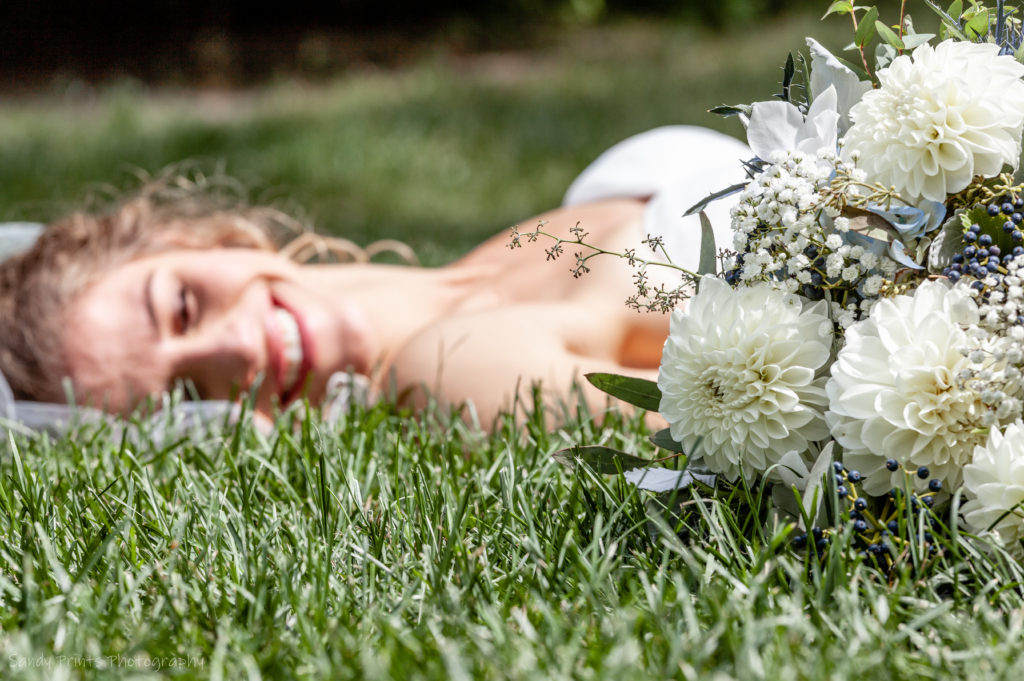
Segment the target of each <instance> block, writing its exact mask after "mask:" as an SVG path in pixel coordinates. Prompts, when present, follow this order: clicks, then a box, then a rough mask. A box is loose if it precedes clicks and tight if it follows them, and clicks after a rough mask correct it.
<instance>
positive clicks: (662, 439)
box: [648, 428, 686, 454]
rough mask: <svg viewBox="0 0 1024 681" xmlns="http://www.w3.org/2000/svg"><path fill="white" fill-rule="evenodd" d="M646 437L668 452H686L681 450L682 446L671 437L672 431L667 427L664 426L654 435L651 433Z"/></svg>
mask: <svg viewBox="0 0 1024 681" xmlns="http://www.w3.org/2000/svg"><path fill="white" fill-rule="evenodd" d="M648 439H649V440H650V441H651V442H652V443H654V444H655V445H657V446H658V447H661V448H662V449H665V450H668V451H670V452H675V453H676V454H685V453H686V452H685V451H683V446H682V445H681V444H679V443H678V442H676V441H675V439H673V437H672V433H671V432H670V431H669V429H668V428H665V429H664V430H659V431H658V432H657V433H655V434H654V435H651V436H650V437H649V438H648Z"/></svg>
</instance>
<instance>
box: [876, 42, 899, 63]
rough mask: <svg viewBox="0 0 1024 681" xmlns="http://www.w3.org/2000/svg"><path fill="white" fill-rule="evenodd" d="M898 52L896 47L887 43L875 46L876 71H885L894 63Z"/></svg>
mask: <svg viewBox="0 0 1024 681" xmlns="http://www.w3.org/2000/svg"><path fill="white" fill-rule="evenodd" d="M897 54H898V52H897V50H896V48H895V47H893V46H892V45H888V44H886V43H878V45H876V46H875V69H876V70H879V69H884V68H885V67H886V66H888V65H889V64H891V63H892V60H893V59H895V58H896V56H897Z"/></svg>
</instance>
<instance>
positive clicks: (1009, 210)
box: [1002, 201, 1013, 215]
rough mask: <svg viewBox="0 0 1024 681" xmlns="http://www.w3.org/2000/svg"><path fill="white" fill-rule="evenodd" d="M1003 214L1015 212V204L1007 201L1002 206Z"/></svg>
mask: <svg viewBox="0 0 1024 681" xmlns="http://www.w3.org/2000/svg"><path fill="white" fill-rule="evenodd" d="M1002 209H1003V212H1004V213H1005V214H1007V215H1009V214H1010V213H1012V212H1013V204H1012V203H1010V202H1009V201H1007V202H1006V203H1004V204H1003V205H1002Z"/></svg>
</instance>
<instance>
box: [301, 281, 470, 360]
mask: <svg viewBox="0 0 1024 681" xmlns="http://www.w3.org/2000/svg"><path fill="white" fill-rule="evenodd" d="M304 270H305V271H306V273H307V274H308V276H309V277H310V278H311V281H312V283H313V285H314V286H316V287H317V288H318V289H319V290H322V291H325V292H329V295H330V298H331V300H332V303H333V304H334V305H336V306H337V313H338V314H340V315H345V316H346V318H349V319H355V320H356V322H355V323H357V324H358V323H359V320H362V321H363V322H364V323H365V328H364V329H363V332H364V333H365V335H366V342H367V348H366V354H367V358H366V359H367V360H368V362H369V366H370V367H371V368H372V367H379V366H382V365H386V364H387V363H388V360H389V359H390V358H391V357H392V356H393V355H394V354H395V353H396V352H397V351H398V350H400V349H401V348H402V347H404V346H405V345H406V343H408V341H409V340H410V339H411V338H412V337H413V336H414V335H415V334H416V332H418V331H420V330H421V329H423V328H425V327H427V326H429V325H431V324H433V323H435V322H437V321H439V320H440V319H442V318H443V317H445V316H446V315H448V314H450V313H451V311H452V310H453V309H454V308H456V307H457V306H459V305H460V304H461V303H462V302H464V301H465V300H466V299H467V298H468V297H469V296H471V295H473V294H474V293H476V292H477V290H478V288H479V283H480V272H479V271H478V270H477V268H463V267H444V268H423V267H409V266H402V265H378V264H351V265H308V266H305V267H304ZM471 270H472V271H471Z"/></svg>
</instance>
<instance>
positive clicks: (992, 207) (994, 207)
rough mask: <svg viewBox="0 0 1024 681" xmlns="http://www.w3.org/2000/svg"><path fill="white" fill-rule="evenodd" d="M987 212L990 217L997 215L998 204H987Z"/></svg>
mask: <svg viewBox="0 0 1024 681" xmlns="http://www.w3.org/2000/svg"><path fill="white" fill-rule="evenodd" d="M988 214H989V215H991V216H992V217H995V216H997V215H999V206H998V205H997V204H994V203H990V204H988Z"/></svg>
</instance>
